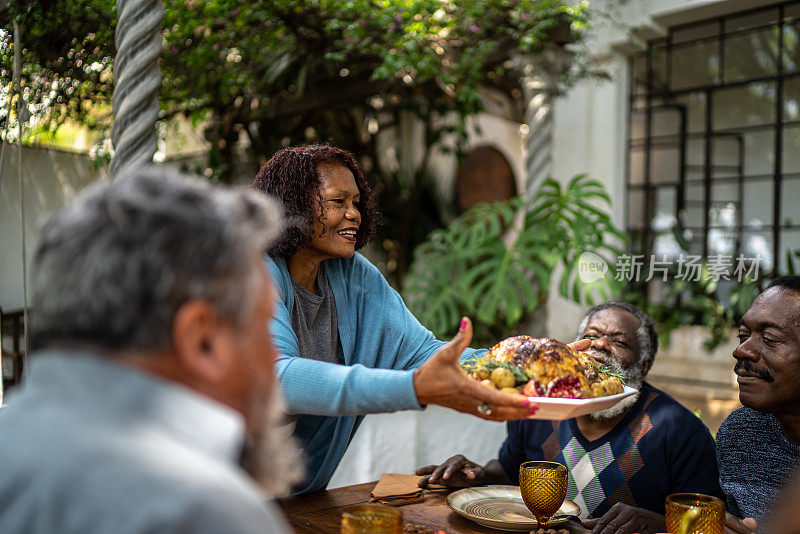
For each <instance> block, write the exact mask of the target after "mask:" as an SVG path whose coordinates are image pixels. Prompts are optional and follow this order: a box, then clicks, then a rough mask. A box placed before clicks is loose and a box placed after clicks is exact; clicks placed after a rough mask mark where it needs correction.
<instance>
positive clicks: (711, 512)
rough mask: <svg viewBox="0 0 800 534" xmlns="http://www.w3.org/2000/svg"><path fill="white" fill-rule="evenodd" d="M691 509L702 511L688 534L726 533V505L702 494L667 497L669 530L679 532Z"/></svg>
mask: <svg viewBox="0 0 800 534" xmlns="http://www.w3.org/2000/svg"><path fill="white" fill-rule="evenodd" d="M691 508H698V509H699V510H700V515H699V517H698V518H697V519H696V520H695V521H694V522H693V523H692V524H691V527H690V528H689V529H688V530H687V534H723V532H725V505H724V504H723V502H722V501H721V500H719V499H717V498H716V497H712V496H710V495H703V494H702V493H673V494H672V495H670V496H668V497H667V502H666V516H667V530H669V531H670V532H672V533H676V532H678V529H679V528H680V526H681V520H682V519H683V515H684V514H685V513H686V512H688V511H689V509H691Z"/></svg>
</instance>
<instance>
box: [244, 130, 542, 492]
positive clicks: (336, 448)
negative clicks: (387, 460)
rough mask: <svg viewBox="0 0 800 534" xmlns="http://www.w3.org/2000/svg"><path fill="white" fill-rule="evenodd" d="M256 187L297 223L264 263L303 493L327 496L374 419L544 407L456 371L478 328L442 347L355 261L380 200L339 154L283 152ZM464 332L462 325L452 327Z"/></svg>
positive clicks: (521, 412) (365, 264) (497, 413)
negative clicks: (351, 446) (301, 460)
mask: <svg viewBox="0 0 800 534" xmlns="http://www.w3.org/2000/svg"><path fill="white" fill-rule="evenodd" d="M252 186H253V187H254V188H256V189H259V190H261V191H263V192H264V193H267V194H269V195H271V196H273V197H276V198H278V199H279V200H281V201H282V202H283V205H284V209H285V215H286V218H287V220H288V221H289V224H288V226H287V228H286V229H285V231H284V232H283V235H282V236H281V238H280V239H279V240H278V242H277V243H276V244H275V245H274V246H273V248H272V249H271V251H270V254H269V255H268V257H267V259H266V263H267V267H268V269H269V271H270V274H271V275H272V279H273V280H274V281H275V284H276V286H277V292H278V296H279V302H278V303H277V306H276V312H275V315H274V317H273V320H272V324H271V328H272V334H273V337H274V340H275V343H276V344H277V346H278V349H279V352H280V353H281V356H280V357H279V359H278V362H277V368H276V371H277V375H278V377H279V378H280V380H281V385H282V387H283V391H284V394H285V397H286V401H287V405H288V412H289V413H290V414H294V415H295V416H296V423H295V430H294V433H295V436H296V437H298V438H299V439H300V440H301V442H302V444H303V447H304V450H305V453H306V456H307V458H308V476H307V479H306V481H305V482H304V483H303V484H302V485H301V486H300V487H299V488H297V490H298V492H300V493H304V492H309V491H314V490H318V489H322V488H324V487H325V486H326V485H327V483H328V481H329V480H330V478H331V476H332V475H333V472H334V470H335V469H336V466H337V465H338V463H339V461H340V460H341V458H342V456H343V455H344V452H345V449H346V448H347V445H348V443H349V442H350V439H351V438H352V437H353V434H354V433H355V431H356V428H357V427H358V424H359V423H360V422H361V419H362V417H361V416H362V415H363V414H368V413H379V412H392V411H397V410H409V409H420V408H422V407H424V406H425V405H427V404H438V405H440V406H445V407H449V408H453V409H455V410H458V411H460V412H465V413H471V414H474V415H478V416H479V417H483V418H486V419H493V420H507V419H519V418H524V417H526V416H527V415H529V414H530V413H531V412H532V410H535V407H532V406H531V404H530V401H529V400H528V399H527V398H526V397H524V396H522V395H515V394H509V393H503V392H500V391H497V390H492V389H489V388H486V387H483V386H481V385H480V384H479V383H477V382H476V381H474V380H471V379H470V378H468V377H467V376H466V375H465V374H464V373H462V372H461V371H460V370H459V369H458V365H457V364H458V360H459V357H460V356H461V354H462V352H465V351H466V353H470V352H471V349H468V345H469V342H470V340H471V339H472V324H471V323H470V321H469V319H466V318H464V319H463V320H462V321H461V325H460V327H459V330H458V333H457V334H456V335H455V337H454V338H453V339H452V340H451V341H450V342H449V343H445V342H443V341H438V340H437V339H435V338H434V336H433V334H431V332H429V331H428V330H427V329H425V328H424V327H423V326H422V325H421V324H420V323H419V322H418V321H417V320H416V319H415V318H414V316H413V315H412V314H411V312H410V311H409V310H408V308H406V306H405V304H404V303H403V301H402V299H401V298H400V296H399V295H398V294H397V292H396V291H394V290H393V289H392V288H391V287H390V286H389V284H388V283H387V282H386V280H385V279H384V278H383V276H382V275H381V273H380V272H379V271H378V269H377V268H376V267H375V266H373V265H372V264H371V263H370V262H369V261H368V260H367V259H365V258H364V257H363V256H362V255H361V254H358V253H357V252H356V250H358V249H360V248H362V247H363V246H365V245H367V244H368V243H369V242H370V240H371V239H372V238H373V236H374V235H375V227H376V217H377V210H376V206H375V201H374V199H373V195H372V191H371V189H370V187H369V185H367V181H366V179H365V178H364V175H363V174H362V173H361V170H360V169H359V167H358V165H356V163H355V161H354V160H353V158H352V156H351V155H350V154H348V153H347V152H345V151H343V150H340V149H338V148H334V147H331V146H306V147H300V148H286V149H283V150H281V151H279V152H278V153H276V154H275V155H274V156H273V157H272V158H271V159H270V160H269V161H268V162H267V163H266V164H265V165H264V166H263V167H262V168H261V170H260V171H259V173H258V174H257V175H256V177H255V178H254V179H253V183H252ZM454 326H455V325H454Z"/></svg>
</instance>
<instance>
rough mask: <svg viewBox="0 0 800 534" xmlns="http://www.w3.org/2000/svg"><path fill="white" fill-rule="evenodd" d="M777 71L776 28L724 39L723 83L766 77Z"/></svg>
mask: <svg viewBox="0 0 800 534" xmlns="http://www.w3.org/2000/svg"><path fill="white" fill-rule="evenodd" d="M777 70H778V27H777V26H775V27H772V28H767V29H764V30H753V31H749V32H746V33H742V34H736V35H730V36H728V37H726V38H725V81H732V80H743V79H747V78H756V77H758V76H766V75H769V74H775V73H776V72H777Z"/></svg>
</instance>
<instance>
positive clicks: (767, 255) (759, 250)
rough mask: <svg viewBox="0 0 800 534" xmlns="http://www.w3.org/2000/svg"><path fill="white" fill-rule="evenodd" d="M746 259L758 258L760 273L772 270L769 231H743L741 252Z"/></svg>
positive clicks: (770, 234)
mask: <svg viewBox="0 0 800 534" xmlns="http://www.w3.org/2000/svg"><path fill="white" fill-rule="evenodd" d="M741 253H742V254H744V256H745V257H746V258H760V261H759V269H760V271H761V272H764V271H769V270H771V269H772V255H773V252H772V232H771V231H770V230H749V229H748V230H745V231H744V232H742V250H741Z"/></svg>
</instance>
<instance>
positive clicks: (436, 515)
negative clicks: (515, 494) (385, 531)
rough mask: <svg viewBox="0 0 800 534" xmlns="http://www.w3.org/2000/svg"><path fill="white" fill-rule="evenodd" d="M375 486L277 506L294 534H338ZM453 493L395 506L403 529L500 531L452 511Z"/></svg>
mask: <svg viewBox="0 0 800 534" xmlns="http://www.w3.org/2000/svg"><path fill="white" fill-rule="evenodd" d="M375 484H377V482H367V483H365V484H357V485H354V486H345V487H342V488H335V489H330V490H325V491H318V492H315V493H309V494H306V495H299V496H295V497H284V498H283V499H278V506H279V507H280V508H281V509H282V510H283V513H284V515H285V517H286V519H287V521H288V522H289V524H290V525H291V527H292V528H293V529H294V532H296V533H301V532H308V533H311V532H313V533H316V534H339V531H340V524H341V516H342V510H343V509H344V508H346V507H347V506H350V505H352V504H361V503H366V502H369V499H370V493H371V492H372V488H374V487H375ZM451 491H452V490H425V493H424V499H423V500H422V501H420V502H417V503H413V504H405V505H402V506H397V507H396V508H398V509H399V510H400V511H401V512H402V514H403V522H404V523H405V524H406V525H409V524H410V525H417V526H424V527H428V528H431V529H433V530H434V532H438V531H440V530H443V531H444V532H445V533H446V534H498V533H499V532H500V531H499V530H496V529H493V528H489V527H485V526H482V525H478V524H477V523H474V522H472V521H470V520H468V519H465V518H463V517H461V516H460V515H458V514H457V513H455V512H454V511H452V510H451V509H450V508H449V507H448V506H447V504H445V498H446V497H447V494H448V493H450V492H451ZM555 528H558V529H563V528H566V529H567V530H569V531H570V534H583V533H584V532H586V530H585V529H584V528H583V527H582V526H580V525H578V523H576V522H574V521H568V522H566V523H562V524H560V525H556V526H555Z"/></svg>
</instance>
